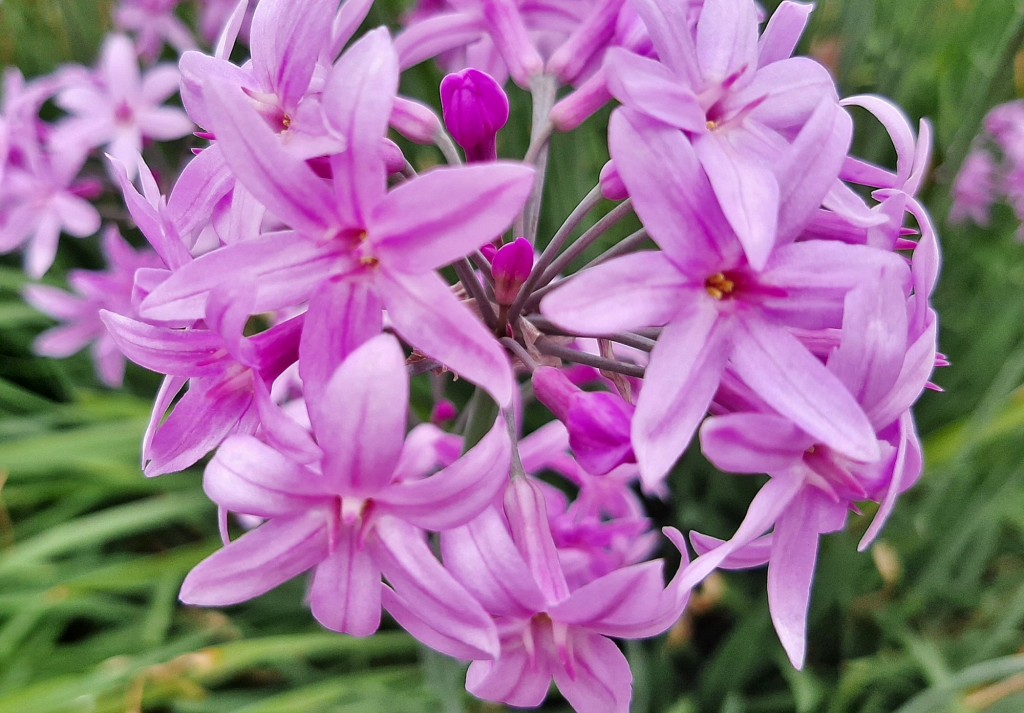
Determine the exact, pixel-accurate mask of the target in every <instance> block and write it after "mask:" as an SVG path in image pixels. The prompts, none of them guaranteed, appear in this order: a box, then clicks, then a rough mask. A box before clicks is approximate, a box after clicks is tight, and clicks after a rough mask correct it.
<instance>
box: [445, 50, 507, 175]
mask: <svg viewBox="0 0 1024 713" xmlns="http://www.w3.org/2000/svg"><path fill="white" fill-rule="evenodd" d="M441 106H442V108H443V110H444V123H445V125H446V126H447V127H448V131H449V132H451V135H452V138H454V139H455V141H456V142H457V143H458V144H459V146H461V147H462V148H463V149H464V150H465V151H466V158H467V159H468V160H469V161H493V160H494V159H495V158H497V156H498V152H497V136H498V132H499V131H501V130H502V129H503V128H504V127H505V124H506V123H508V97H507V96H506V95H505V92H504V90H503V89H502V88H501V85H499V84H498V83H497V82H496V81H495V80H494V78H493V77H491V76H490V75H489V74H486V73H484V72H481V71H479V70H476V69H465V70H463V71H461V72H456V73H455V74H449V75H448V76H447V77H445V78H444V79H443V80H442V81H441Z"/></svg>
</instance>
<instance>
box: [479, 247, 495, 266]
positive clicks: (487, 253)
mask: <svg viewBox="0 0 1024 713" xmlns="http://www.w3.org/2000/svg"><path fill="white" fill-rule="evenodd" d="M480 254H481V255H483V256H484V257H485V258H487V262H491V263H493V262H494V256H495V255H497V254H498V248H496V247H494V246H493V245H492V244H490V243H487V244H486V245H484V246H483V247H482V248H480Z"/></svg>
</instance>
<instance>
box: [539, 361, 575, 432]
mask: <svg viewBox="0 0 1024 713" xmlns="http://www.w3.org/2000/svg"><path fill="white" fill-rule="evenodd" d="M533 393H534V394H535V395H536V397H537V400H538V401H540V402H541V403H542V404H544V405H545V406H547V407H548V409H549V410H550V411H551V413H553V414H554V415H555V418H557V419H558V420H559V421H561V422H563V423H565V422H566V421H567V420H568V419H569V404H570V403H571V402H572V397H573V396H575V395H576V394H578V393H580V390H579V388H578V387H577V386H576V385H575V384H573V383H572V382H571V381H569V378H568V377H567V376H566V375H565V374H563V373H562V372H561V370H560V369H556V368H555V367H553V366H539V367H537V368H536V369H535V370H534V372H533Z"/></svg>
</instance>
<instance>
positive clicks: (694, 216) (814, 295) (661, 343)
mask: <svg viewBox="0 0 1024 713" xmlns="http://www.w3.org/2000/svg"><path fill="white" fill-rule="evenodd" d="M849 131H850V125H849V120H848V118H847V117H846V116H845V114H844V113H842V112H841V110H839V109H838V108H837V107H835V106H834V105H832V104H830V103H828V102H823V103H822V105H821V106H820V108H819V110H818V111H816V112H815V114H814V115H813V116H812V119H811V120H809V121H808V123H807V125H806V126H805V127H804V129H803V131H802V132H801V134H800V136H799V137H798V138H797V139H796V140H795V141H794V144H793V147H792V151H791V153H790V155H789V158H788V160H787V163H786V166H789V167H790V168H787V169H786V170H787V172H788V175H791V176H793V183H792V186H793V187H792V188H791V189H790V190H791V191H793V195H792V198H789V197H787V199H786V200H784V201H783V202H782V203H781V205H782V206H783V210H781V211H780V213H779V225H780V227H782V228H783V229H784V232H782V235H786V236H790V239H792V236H795V235H796V234H798V233H799V231H800V229H801V226H802V223H803V221H805V220H806V217H807V216H808V215H809V214H810V212H811V211H812V210H813V209H814V208H815V207H816V206H817V202H818V201H820V198H821V195H822V193H823V191H821V190H820V186H819V187H818V188H819V190H818V191H817V192H813V191H814V189H813V188H811V189H810V190H811V191H812V192H811V193H810V196H809V197H808V196H806V195H802V194H799V193H797V191H798V190H799V187H803V186H804V185H806V184H805V182H804V179H805V178H807V179H810V178H812V177H814V176H817V175H822V174H823V175H825V176H826V177H827V176H831V175H834V174H833V173H832V170H833V169H834V167H836V166H838V164H839V163H840V162H841V158H842V156H843V154H844V152H845V149H846V146H847V142H848V140H849ZM611 139H612V149H613V153H614V154H615V155H616V156H618V157H619V158H617V159H616V162H617V166H618V169H619V171H620V173H621V174H622V178H623V180H624V181H625V183H626V185H627V187H628V188H629V190H630V194H631V195H632V196H633V200H634V206H635V209H636V211H637V214H638V215H639V216H640V218H641V220H642V221H643V223H644V225H645V227H646V228H647V230H648V232H649V233H650V235H651V237H652V238H653V239H654V240H655V242H657V243H658V244H659V246H660V247H661V248H662V250H663V251H664V252H642V253H638V254H635V255H631V256H628V257H623V258H617V259H615V260H612V261H609V262H607V263H605V264H602V265H599V266H597V267H595V268H593V269H591V270H587V271H585V272H583V273H580V274H579V275H577V276H575V277H574V278H572V279H571V280H568V281H567V283H566V286H565V287H562V288H561V289H560V290H556V291H555V292H553V293H552V294H551V295H549V296H548V297H546V298H545V299H544V301H543V302H542V304H541V309H542V311H543V312H544V313H545V314H546V315H548V316H549V317H550V318H551V319H552V320H553V321H555V322H556V323H558V324H560V325H561V326H563V327H566V328H569V329H573V330H576V331H577V332H578V333H583V334H610V333H614V332H616V331H621V330H630V329H637V328H642V327H649V326H658V325H664V328H663V329H662V332H661V337H660V338H659V339H658V343H657V346H656V347H655V348H654V350H653V352H652V353H651V360H650V364H649V366H648V368H647V371H646V376H645V379H644V381H645V385H644V388H643V390H642V391H641V393H640V397H639V399H638V401H637V409H636V414H635V416H634V418H633V425H632V441H633V448H634V450H635V452H636V455H637V458H638V460H639V462H640V467H641V472H642V474H643V478H644V482H645V483H646V484H647V485H648V486H649V487H653V486H656V485H657V484H658V483H659V482H660V480H661V478H662V477H663V476H664V474H665V473H666V472H667V471H668V469H669V468H670V467H671V465H672V463H673V462H674V461H675V459H676V458H677V457H678V455H679V454H680V453H681V452H682V450H683V449H684V448H685V447H686V444H687V443H689V441H690V438H691V437H692V434H693V433H694V431H695V430H696V428H697V426H698V425H699V424H700V422H701V420H703V417H704V414H705V413H706V411H707V408H708V404H709V403H710V401H711V399H712V398H713V397H714V395H715V391H716V389H717V387H718V384H719V381H720V379H721V377H722V374H723V372H724V371H725V369H726V368H728V369H729V370H730V371H731V372H733V373H735V374H736V375H737V376H738V377H739V378H740V379H741V380H742V381H743V382H744V383H745V384H746V386H747V387H749V388H750V389H752V390H753V391H754V392H756V393H757V394H758V395H759V396H760V397H761V398H762V399H764V400H765V401H766V402H767V403H769V404H770V405H771V406H772V407H773V408H774V409H776V410H777V411H778V412H779V413H781V414H783V415H784V416H786V417H787V418H789V419H791V420H792V421H793V422H794V423H796V424H797V425H799V426H800V427H801V428H803V429H804V430H806V431H807V432H808V433H811V434H813V435H814V436H815V437H816V438H817V439H819V441H821V442H824V443H827V444H829V445H830V446H831V447H833V448H835V449H836V450H838V451H840V452H843V453H845V454H847V455H849V456H851V457H854V458H861V459H865V460H872V459H874V458H876V457H877V445H876V444H875V438H874V433H873V431H872V429H871V428H870V424H869V423H868V420H867V418H866V416H865V415H864V412H863V411H862V410H861V408H860V407H859V406H858V405H857V403H856V402H855V401H854V399H853V397H852V396H851V395H850V394H849V392H848V391H847V390H846V388H845V387H844V385H843V384H842V383H840V382H839V381H838V379H837V378H836V377H835V376H834V375H832V374H830V373H829V372H828V371H827V370H826V369H825V366H824V364H822V363H821V362H820V361H819V360H818V359H817V357H815V356H814V355H813V354H812V353H811V352H810V351H809V350H808V348H807V347H806V346H805V345H804V344H802V343H801V342H800V340H799V339H797V338H796V337H795V336H794V334H793V332H792V331H791V330H793V329H796V328H799V329H806V330H823V329H828V328H837V327H838V326H839V325H840V321H841V318H842V311H843V299H844V298H845V296H846V293H847V292H848V291H849V290H850V289H852V288H853V287H854V286H856V285H857V284H860V283H861V282H863V281H865V280H866V279H871V278H872V277H873V276H874V275H876V274H878V271H879V270H881V269H887V270H891V271H892V273H891V274H893V275H897V276H902V278H901V279H902V281H903V282H904V284H907V285H908V287H909V284H908V283H909V276H908V275H906V272H907V270H906V266H905V264H904V263H903V261H902V260H901V258H899V257H898V256H897V255H895V254H892V253H888V252H885V251H882V250H876V249H873V248H867V247H863V246H855V245H844V244H841V243H838V242H830V241H819V240H808V241H803V242H794V243H789V244H782V245H781V246H779V247H777V248H775V249H774V250H773V251H772V252H771V253H770V255H769V257H768V259H767V261H766V264H765V266H764V269H763V270H757V269H755V268H754V267H753V266H752V265H751V264H750V263H749V262H748V261H747V259H746V258H745V255H744V253H743V248H742V246H741V245H740V242H739V240H738V239H737V238H736V236H735V234H734V233H733V232H732V230H731V229H730V227H729V224H728V223H727V222H726V220H725V217H724V215H723V214H722V212H721V211H720V210H718V208H717V200H716V199H715V198H714V195H713V194H712V191H711V186H710V184H709V182H708V180H707V179H706V178H705V177H704V175H703V173H702V172H701V170H700V167H699V164H698V162H697V157H696V155H695V153H694V150H693V149H692V147H691V145H690V143H689V141H687V140H686V139H685V138H684V137H683V136H682V134H681V133H680V132H678V131H675V130H674V129H672V128H671V127H668V126H666V125H664V124H660V123H657V122H653V121H652V120H650V119H647V118H646V117H643V116H642V115H639V114H636V113H634V112H631V111H630V110H628V109H620V110H619V111H618V112H616V114H615V116H614V117H613V121H612V127H611ZM798 157H799V158H798ZM662 166H668V167H670V171H669V172H668V174H667V175H668V176H669V177H670V178H669V179H668V180H666V178H665V176H666V172H665V171H664V170H663V168H662ZM798 167H799V168H798ZM819 171H820V172H821V173H819ZM797 176H799V177H800V180H799V181H797V180H796V179H797ZM831 180H833V179H828V181H827V182H831ZM812 185H813V184H812Z"/></svg>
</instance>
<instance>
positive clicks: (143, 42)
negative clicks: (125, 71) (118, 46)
mask: <svg viewBox="0 0 1024 713" xmlns="http://www.w3.org/2000/svg"><path fill="white" fill-rule="evenodd" d="M180 4H181V0H121V2H120V4H119V5H118V6H117V9H116V11H115V13H114V22H115V23H116V24H117V27H118V28H119V29H121V30H123V31H125V32H134V33H136V47H137V48H138V51H139V54H140V55H141V56H142V57H144V58H145V59H146V60H148V61H150V62H152V61H154V60H155V59H157V58H158V57H159V56H160V53H161V52H162V51H163V48H164V45H170V46H171V47H173V48H174V50H175V51H176V52H178V53H179V54H180V53H182V52H185V51H187V50H190V49H195V46H196V43H195V39H193V37H192V32H191V31H190V30H189V29H188V27H187V26H186V25H185V23H184V22H182V21H181V20H179V19H178V17H177V16H176V15H175V14H174V13H175V10H177V8H178V5H180Z"/></svg>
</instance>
